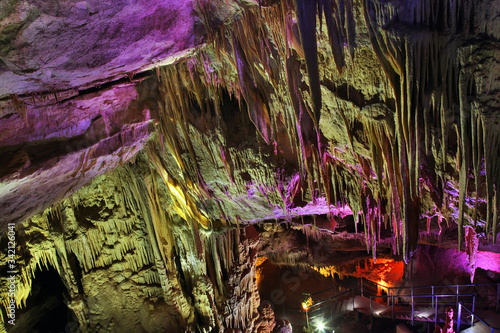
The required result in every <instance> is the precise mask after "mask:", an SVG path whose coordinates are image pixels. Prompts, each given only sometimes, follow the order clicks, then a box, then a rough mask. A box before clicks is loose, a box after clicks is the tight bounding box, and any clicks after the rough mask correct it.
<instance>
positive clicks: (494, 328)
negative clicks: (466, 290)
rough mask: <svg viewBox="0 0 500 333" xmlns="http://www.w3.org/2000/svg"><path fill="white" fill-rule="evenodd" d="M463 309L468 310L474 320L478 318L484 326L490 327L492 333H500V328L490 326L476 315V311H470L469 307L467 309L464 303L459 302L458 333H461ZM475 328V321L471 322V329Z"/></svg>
mask: <svg viewBox="0 0 500 333" xmlns="http://www.w3.org/2000/svg"><path fill="white" fill-rule="evenodd" d="M462 308H463V309H465V310H467V311H468V312H469V313H470V314H471V315H472V318H477V319H479V320H480V321H481V322H482V323H483V324H485V325H486V326H488V327H489V328H491V333H493V332H494V331H495V330H499V331H500V328H499V327H495V326H492V325H490V324H488V323H487V322H486V321H484V320H483V319H481V318H480V317H479V316H478V315H477V314H475V313H474V311H473V310H472V311H471V310H469V309H468V308H467V307H465V305H463V304H462V302H458V315H457V317H458V320H457V331H458V332H460V319H461V316H462ZM472 326H474V319H473V320H471V325H470V327H472Z"/></svg>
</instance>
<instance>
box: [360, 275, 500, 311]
mask: <svg viewBox="0 0 500 333" xmlns="http://www.w3.org/2000/svg"><path fill="white" fill-rule="evenodd" d="M363 279H364V278H361V281H363ZM367 281H369V282H370V283H373V284H375V285H377V286H380V287H382V288H385V289H387V293H388V294H389V295H392V294H393V290H403V289H409V290H411V291H412V294H413V290H415V289H425V288H429V289H431V290H432V295H436V293H435V289H437V288H456V290H457V291H456V294H455V295H460V293H459V288H464V287H475V288H477V287H485V286H496V287H497V297H496V305H495V311H496V312H500V282H497V283H469V284H452V285H431V286H416V287H415V286H405V287H386V286H384V285H381V284H380V283H377V282H374V281H370V280H367ZM361 295H362V296H363V283H362V282H361ZM399 296H409V297H411V296H412V295H410V294H409V295H399ZM457 303H458V299H457Z"/></svg>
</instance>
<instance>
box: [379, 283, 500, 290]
mask: <svg viewBox="0 0 500 333" xmlns="http://www.w3.org/2000/svg"><path fill="white" fill-rule="evenodd" d="M373 283H375V284H378V283H377V282H373ZM499 284H500V282H499V283H469V284H449V285H432V286H414V287H412V286H405V287H384V286H382V285H381V284H378V285H379V286H382V287H384V288H387V289H388V290H392V289H412V288H413V289H423V288H431V287H434V288H456V287H484V286H497V285H499Z"/></svg>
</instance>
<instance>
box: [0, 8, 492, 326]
mask: <svg viewBox="0 0 500 333" xmlns="http://www.w3.org/2000/svg"><path fill="white" fill-rule="evenodd" d="M499 156H500V1H499V0H478V1H474V0H457V1H451V0H448V1H446V0H416V1H398V0H389V1H387V0H294V1H291V0H265V1H264V0H263V1H260V2H259V1H240V0H212V1H209V0H199V1H190V0H185V1H175V0H158V1H156V2H154V4H153V3H149V2H146V1H138V0H137V1H136V0H128V1H93V0H88V1H78V2H77V1H70V0H61V1H54V2H52V1H50V2H49V1H46V2H42V1H40V2H37V1H32V2H28V1H17V0H5V1H2V2H0V181H1V183H0V213H1V214H0V230H1V231H2V238H1V239H0V248H1V249H2V251H1V253H0V263H1V265H2V268H1V271H2V272H3V273H6V272H7V270H8V268H7V263H8V260H9V259H11V258H9V256H8V255H7V253H8V252H7V247H8V241H7V237H6V235H7V230H8V224H9V223H14V224H15V225H16V228H15V230H16V233H15V234H16V255H15V261H16V265H17V266H16V267H17V269H18V270H19V284H18V289H17V292H16V298H15V299H16V304H17V306H18V321H17V324H16V326H14V327H10V326H8V324H7V323H6V320H7V317H6V312H5V309H6V308H7V307H8V305H9V299H8V297H7V294H8V290H7V289H6V288H5V286H6V285H7V280H6V274H3V273H2V276H1V277H0V282H1V287H0V293H2V308H3V309H2V324H0V325H3V326H0V330H2V329H3V330H6V329H7V328H9V331H12V332H26V331H29V330H35V329H36V325H37V323H36V320H35V319H33V318H35V317H36V316H35V315H34V314H33V313H35V312H36V311H42V310H40V309H42V308H43V307H45V310H43V311H48V310H47V309H50V308H51V307H54V306H55V305H54V303H50V302H45V303H43V304H35V303H34V302H31V301H30V297H31V298H34V297H35V296H34V295H35V291H34V287H33V286H35V285H36V279H37V275H38V274H40V272H42V271H44V270H47V269H51V270H52V271H55V272H57V275H58V276H59V278H60V280H61V282H62V284H63V285H64V289H65V291H64V300H63V301H64V304H66V305H67V307H68V308H69V309H71V315H70V316H69V317H68V322H71V321H72V322H73V323H74V324H75V325H76V326H77V327H79V329H80V330H81V331H84V332H110V331H116V332H140V331H144V332H157V331H167V332H176V331H203V332H210V331H214V332H224V331H225V330H226V331H227V332H229V331H230V329H234V331H237V330H238V329H239V330H242V331H248V332H267V331H270V329H272V327H273V326H274V324H273V323H272V320H270V319H269V318H267V317H266V316H265V315H262V313H261V315H260V316H259V305H260V298H259V294H258V290H257V282H256V265H255V261H256V260H257V258H258V257H266V258H268V259H269V260H272V261H273V262H274V263H276V264H282V265H299V266H301V267H309V268H311V269H315V270H317V271H319V272H321V273H322V274H325V275H329V274H330V275H332V276H333V274H334V273H338V274H340V275H354V276H359V274H361V275H363V274H364V275H363V276H365V277H369V278H371V279H372V280H373V279H377V277H375V276H371V275H373V273H370V272H368V270H367V271H366V272H365V273H363V270H362V269H361V270H360V269H357V270H356V267H359V262H360V261H366V260H371V261H372V263H374V262H376V259H379V265H381V266H380V270H379V271H377V272H379V273H378V275H383V276H385V275H384V274H386V275H387V276H393V278H388V280H391V279H392V280H393V281H392V282H393V283H396V284H398V283H399V284H400V283H404V282H403V281H401V276H400V275H399V274H395V273H391V272H390V269H389V270H387V271H386V270H385V269H386V268H387V267H388V266H387V265H385V266H384V263H385V262H386V261H385V260H387V261H389V260H397V261H398V262H400V263H399V264H398V265H405V264H409V265H408V266H410V265H413V267H419V265H421V266H422V265H424V264H423V263H425V260H424V259H422V258H423V257H422V256H425V257H430V256H431V255H430V253H432V255H434V254H435V255H436V258H438V257H439V253H441V252H440V250H439V249H441V250H442V251H444V252H446V250H449V251H454V252H453V253H452V254H451V255H452V256H454V258H464V259H463V260H462V261H460V260H458V259H457V260H456V261H453V260H451V261H450V262H449V266H450V267H449V269H447V270H446V272H447V274H449V275H450V276H451V275H452V274H457V272H459V275H460V276H463V277H465V278H467V279H469V278H470V280H474V274H475V271H476V269H477V268H481V269H482V270H484V271H487V272H490V273H491V274H493V275H492V276H494V275H495V274H498V273H500V256H499V255H498V254H499V253H500V248H499V246H498V245H497V244H496V243H497V240H498V231H499V230H498V226H499V215H498V213H499V211H500V193H499V191H500V158H499ZM444 252H443V253H444ZM419 253H421V257H418V256H419ZM450 253H451V252H450ZM417 257H418V258H419V259H418V260H415V262H412V260H413V259H414V258H417ZM445 257H446V256H445V255H444V254H443V255H442V257H440V258H441V259H436V262H437V263H439V262H442V260H443V259H442V258H445ZM431 261H432V260H431ZM459 263H461V264H459ZM432 265H433V264H432ZM459 266H460V267H459ZM398 267H399V266H398ZM360 272H361V273H360ZM384 272H385V273H384ZM398 272H399V270H398ZM370 274H371V275H370ZM405 274H407V272H406V271H405ZM370 276H371V277H370ZM378 278H380V276H378ZM436 278H438V277H437V276H436ZM433 282H435V281H429V283H433ZM30 292H31V294H32V295H33V296H30ZM30 311H31V312H30ZM266 311H267V310H266ZM261 312H262V308H261ZM30 318H31V319H30ZM70 326H71V325H70Z"/></svg>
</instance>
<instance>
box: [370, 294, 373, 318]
mask: <svg viewBox="0 0 500 333" xmlns="http://www.w3.org/2000/svg"><path fill="white" fill-rule="evenodd" d="M370 316H372V317H373V304H372V297H371V296H370Z"/></svg>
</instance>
